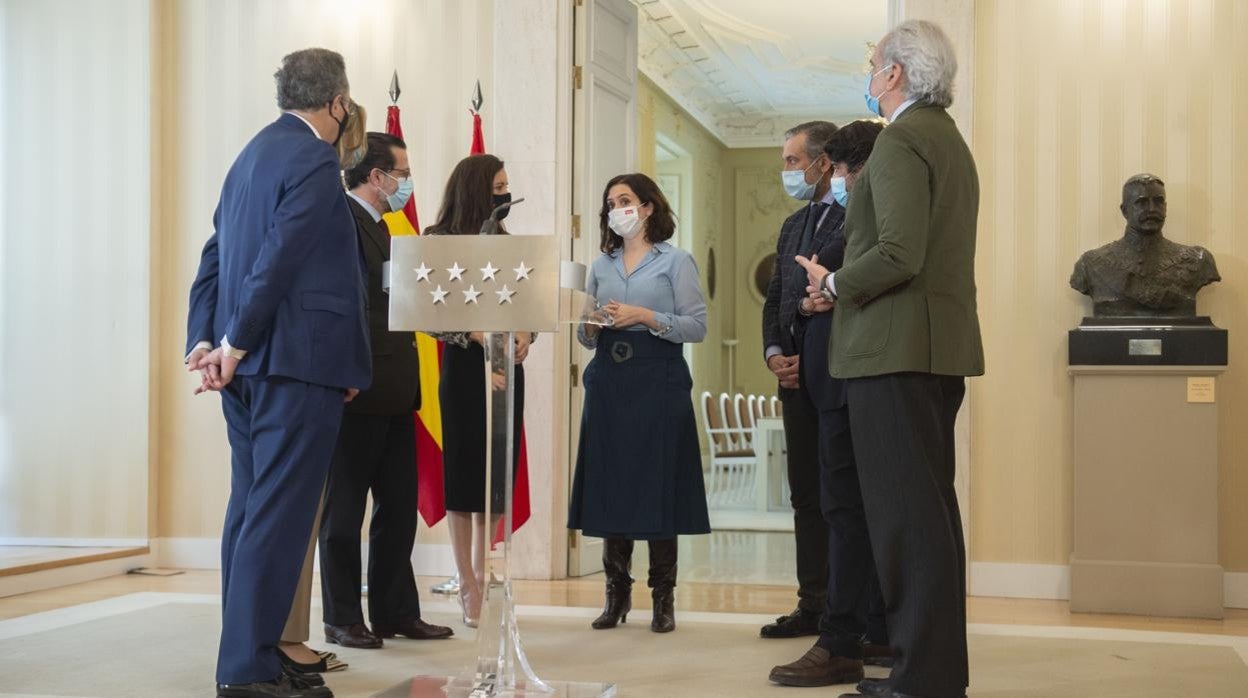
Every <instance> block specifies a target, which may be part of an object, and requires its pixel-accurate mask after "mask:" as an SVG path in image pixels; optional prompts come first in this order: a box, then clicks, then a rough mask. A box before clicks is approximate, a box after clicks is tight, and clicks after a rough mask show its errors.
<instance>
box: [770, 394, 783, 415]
mask: <svg viewBox="0 0 1248 698" xmlns="http://www.w3.org/2000/svg"><path fill="white" fill-rule="evenodd" d="M771 416H773V417H783V416H784V403H783V402H780V398H778V397H776V396H775V395H773V396H771Z"/></svg>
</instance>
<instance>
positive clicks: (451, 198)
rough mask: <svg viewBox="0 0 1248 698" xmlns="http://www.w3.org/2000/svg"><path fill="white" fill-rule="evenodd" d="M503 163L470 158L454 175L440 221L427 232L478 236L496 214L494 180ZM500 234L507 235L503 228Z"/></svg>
mask: <svg viewBox="0 0 1248 698" xmlns="http://www.w3.org/2000/svg"><path fill="white" fill-rule="evenodd" d="M501 169H503V161H502V160H499V159H498V158H496V157H494V156H493V155H486V154H482V155H469V156H468V157H466V158H464V159H463V160H460V161H459V164H458V165H456V166H455V169H454V170H452V171H451V176H450V178H449V179H447V180H446V191H445V192H444V193H443V194H442V208H440V209H439V210H438V220H437V222H436V223H434V224H433V225H431V226H429V227H428V228H427V229H426V231H427V232H430V233H433V234H435V235H476V234H477V233H479V232H481V224H482V223H484V222H485V221H486V219H488V218H489V217H490V214H491V213H493V212H494V198H493V195H494V176H495V175H497V174H498V171H499V170H501ZM499 232H503V233H505V232H506V231H505V230H503V228H502V225H501V224H500V225H499Z"/></svg>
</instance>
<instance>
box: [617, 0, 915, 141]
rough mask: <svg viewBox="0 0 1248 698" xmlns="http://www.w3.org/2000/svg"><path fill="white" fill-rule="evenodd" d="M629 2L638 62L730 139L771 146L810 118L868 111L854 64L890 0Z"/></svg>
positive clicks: (848, 117)
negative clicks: (635, 17) (634, 9)
mask: <svg viewBox="0 0 1248 698" xmlns="http://www.w3.org/2000/svg"><path fill="white" fill-rule="evenodd" d="M894 1H895V0H894ZM634 2H635V3H636V4H637V6H638V7H639V8H640V12H639V15H640V20H641V21H640V36H639V39H638V67H639V68H640V69H641V71H642V72H643V73H644V74H645V75H646V77H648V78H650V79H651V80H652V81H653V82H654V83H655V84H656V85H658V86H659V87H660V88H661V89H662V90H663V91H664V92H666V93H667V94H668V95H670V96H671V97H672V99H674V100H675V101H676V102H677V103H679V104H680V106H681V107H683V108H684V109H685V110H686V111H688V112H689V113H690V114H692V115H693V117H694V118H695V119H697V120H698V121H699V122H701V124H702V125H703V126H705V127H706V128H707V129H708V130H709V131H711V133H713V134H715V136H716V137H718V138H719V139H720V140H721V141H723V143H724V144H725V145H727V146H728V147H730V148H745V147H757V146H775V145H779V144H780V142H781V140H782V138H783V134H784V132H785V131H786V130H787V129H789V128H790V127H792V126H794V125H796V124H798V123H801V122H803V121H809V120H811V119H828V120H831V121H834V122H836V123H838V124H840V123H844V122H847V121H852V120H854V119H861V118H868V117H870V116H871V115H870V114H869V113H868V112H867V110H866V105H865V103H864V101H863V98H862V85H863V77H862V76H863V72H862V71H863V66H864V65H865V64H866V61H867V56H868V53H867V51H868V48H867V43H868V42H874V41H877V40H878V39H879V38H880V37H881V36H883V34H884V32H885V30H886V29H887V27H888V24H889V12H890V9H889V8H890V4H892V3H890V0H634Z"/></svg>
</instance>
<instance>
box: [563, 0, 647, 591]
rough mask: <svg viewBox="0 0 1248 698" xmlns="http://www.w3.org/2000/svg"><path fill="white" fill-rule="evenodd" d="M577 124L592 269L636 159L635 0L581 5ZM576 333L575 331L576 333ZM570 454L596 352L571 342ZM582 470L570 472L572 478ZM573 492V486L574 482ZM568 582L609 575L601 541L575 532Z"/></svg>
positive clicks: (578, 202)
mask: <svg viewBox="0 0 1248 698" xmlns="http://www.w3.org/2000/svg"><path fill="white" fill-rule="evenodd" d="M574 32H575V36H576V48H575V62H576V65H577V68H576V69H575V70H576V71H577V77H576V78H575V79H574V80H573V89H574V90H576V94H575V95H574V96H573V100H572V104H573V122H572V133H573V136H572V137H573V141H572V150H573V164H572V188H573V191H572V214H573V216H574V218H573V221H574V231H579V232H574V235H573V240H572V259H574V260H576V261H578V262H581V263H583V264H586V265H589V264H592V263H593V261H594V260H595V259H596V258H597V257H598V255H599V254H601V253H600V252H599V249H598V245H599V232H598V211H599V209H600V208H601V201H602V199H601V197H602V188H603V187H604V186H606V183H607V180H609V179H611V178H612V177H614V176H615V175H617V174H623V173H626V172H632V171H633V170H634V169H636V160H637V136H636V129H637V7H636V6H635V5H634V4H633V3H632V2H631V1H630V0H583V2H580V3H578V4H577V7H576V20H575V29H574ZM569 334H571V333H569ZM569 341H571V342H572V350H571V353H570V356H571V357H572V375H573V376H574V378H573V380H571V381H570V382H569V385H570V387H569V390H570V395H569V408H570V409H569V415H570V420H571V424H569V425H568V434H569V437H568V438H569V439H570V442H571V443H570V447H571V448H570V449H569V451H568V452H569V453H570V454H571V455H572V458H576V453H577V446H578V443H579V439H580V424H581V404H582V401H583V397H584V392H583V388H582V387H581V373H582V372H583V371H584V369H585V366H586V365H587V364H588V363H589V360H590V359H591V358H593V352H592V351H589V350H587V349H585V348H584V347H582V346H581V345H580V343H578V342H577V341H576V338H575V337H571V338H570V340H569ZM574 470H575V468H569V469H568V473H569V477H571V476H572V473H573V471H574ZM569 487H571V483H570V482H569ZM571 536H572V537H571V539H570V540H569V546H568V576H570V577H581V576H584V575H587V574H592V573H594V572H598V571H600V570H601V569H602V539H600V538H586V537H583V536H581V534H580V532H579V531H572V532H571Z"/></svg>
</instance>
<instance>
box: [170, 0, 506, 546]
mask: <svg viewBox="0 0 1248 698" xmlns="http://www.w3.org/2000/svg"><path fill="white" fill-rule="evenodd" d="M491 12H492V3H491V2H489V1H488V0H464V1H462V2H443V1H442V0H419V1H415V0H413V1H391V2H372V3H365V2H359V3H354V2H352V3H348V2H337V1H331V0H316V1H309V0H266V1H265V2H251V1H249V0H215V1H213V2H198V1H192V0H179V1H172V0H170V1H167V2H162V3H161V6H160V17H159V19H158V22H159V23H160V26H161V31H159V32H158V33H157V39H156V40H157V42H158V43H161V44H162V45H161V47H160V48H159V49H158V50H159V52H160V54H161V55H162V56H165V57H167V62H168V63H172V65H163V64H162V65H163V68H164V69H165V70H167V71H168V73H169V74H168V76H167V78H166V79H165V80H162V82H161V85H162V87H161V92H162V96H163V97H162V99H163V104H162V110H161V113H162V114H163V115H164V116H165V117H166V122H165V123H164V124H163V126H162V128H163V129H164V131H165V132H166V136H165V138H164V140H163V141H162V143H163V144H164V150H165V151H166V152H164V153H163V156H162V157H161V164H160V171H161V172H162V173H163V175H162V182H160V184H163V185H164V190H163V193H162V194H161V195H160V199H161V201H162V204H163V206H164V207H165V208H164V213H163V214H162V219H161V220H160V221H159V222H158V224H157V225H158V229H159V230H160V231H161V232H162V234H163V238H162V240H161V248H160V259H161V263H160V264H159V265H158V266H159V269H160V273H161V274H162V278H161V279H160V280H159V286H160V288H161V290H162V291H161V293H162V296H163V297H162V299H161V303H162V305H161V308H160V312H159V318H160V351H159V356H158V357H157V359H158V360H159V361H161V362H162V363H161V374H160V381H159V383H160V389H159V391H158V394H157V401H158V402H157V404H158V405H159V409H160V416H159V420H160V422H159V436H158V438H159V441H158V445H157V453H158V460H159V463H160V467H159V473H158V477H159V484H158V492H159V495H158V497H157V499H158V502H159V516H158V520H159V535H160V536H161V537H168V538H192V539H201V538H216V537H217V536H219V535H220V529H221V521H222V518H223V516H224V512H225V501H226V495H227V494H228V492H229V447H228V444H227V443H226V438H225V430H224V421H223V419H222V417H221V409H220V402H219V400H218V399H217V398H216V397H215V396H206V397H199V398H193V397H192V396H191V388H192V387H193V380H192V379H191V378H189V377H187V376H186V374H185V372H184V371H183V369H182V366H181V364H180V357H181V353H182V347H183V343H184V341H185V328H186V305H187V291H188V289H189V288H190V284H191V280H192V279H193V278H194V274H195V269H196V266H197V264H198V260H199V252H200V248H201V246H202V245H203V242H204V241H205V240H206V239H207V237H208V235H209V234H210V233H211V221H212V211H213V207H214V206H215V205H216V202H217V198H218V195H219V194H220V187H221V182H222V180H223V178H224V176H225V172H226V170H227V169H228V168H229V166H230V164H231V162H232V161H233V159H234V157H235V156H236V155H237V153H238V151H239V150H240V149H241V148H242V146H243V145H244V144H245V143H246V142H247V140H248V139H250V138H251V137H252V136H253V135H254V134H255V133H256V131H257V130H259V129H260V128H261V127H263V126H264V125H265V124H267V123H268V122H270V121H272V120H273V119H275V118H277V116H278V110H277V107H276V105H275V103H274V88H273V77H272V76H273V71H274V70H276V68H277V67H278V65H279V63H280V61H281V58H282V56H283V55H285V54H287V53H289V52H291V51H294V50H297V49H301V48H307V47H311V46H321V47H324V48H329V49H333V50H336V51H339V52H340V53H342V54H343V57H344V58H345V60H346V64H347V77H348V79H349V80H350V81H351V96H352V98H353V99H354V100H355V101H357V102H358V103H360V104H363V105H364V106H365V107H366V108H367V109H368V113H369V118H368V126H369V128H370V129H371V130H378V131H380V130H383V129H384V126H385V112H386V107H387V106H389V104H390V98H389V97H388V96H387V90H388V88H389V84H390V76H391V74H392V73H393V71H394V70H395V69H397V70H398V72H399V82H400V85H401V87H402V96H401V97H400V99H399V106H400V107H401V109H402V122H403V132H404V134H405V136H406V141H407V145H408V153H409V157H410V160H411V162H412V171H413V176H414V178H415V180H416V187H415V197H416V204H417V209H418V213H419V216H420V219H421V223H422V224H423V225H428V224H430V223H432V222H433V220H434V217H435V216H436V214H437V207H438V204H439V202H440V199H441V194H442V189H443V187H444V185H445V183H446V177H447V176H448V175H449V174H450V171H451V169H452V168H453V167H454V165H455V163H456V162H458V161H459V159H460V158H462V157H464V156H466V155H467V154H468V147H469V143H470V136H471V119H470V117H469V114H468V105H469V98H470V96H471V93H472V89H473V85H474V84H475V82H476V80H477V79H478V78H479V79H480V80H481V85H482V90H483V91H484V92H485V94H486V98H487V100H488V101H487V102H486V104H485V107H484V108H483V110H482V115H483V117H484V119H485V122H486V125H487V128H490V127H492V126H493V122H494V115H495V110H496V107H497V105H496V104H494V103H493V101H492V100H489V97H490V94H491V90H492V87H491V86H492V65H493V61H492V49H491V42H492V40H493V24H492V14H491ZM486 145H487V146H489V147H493V144H492V143H491V132H490V131H489V130H487V132H486ZM512 176H513V180H514V179H515V174H514V173H512ZM520 218H521V213H520V211H519V210H517V214H516V215H515V216H513V219H517V220H519V219H520ZM510 222H511V221H509V223H510ZM440 528H441V527H440ZM441 533H442V531H441V530H438V531H435V532H434V534H433V538H436V539H438V540H441V539H442V536H441ZM419 535H420V536H421V540H429V539H430V537H431V535H430V532H429V531H426V530H425V529H424V526H423V525H422V526H421V532H420V534H419Z"/></svg>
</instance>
